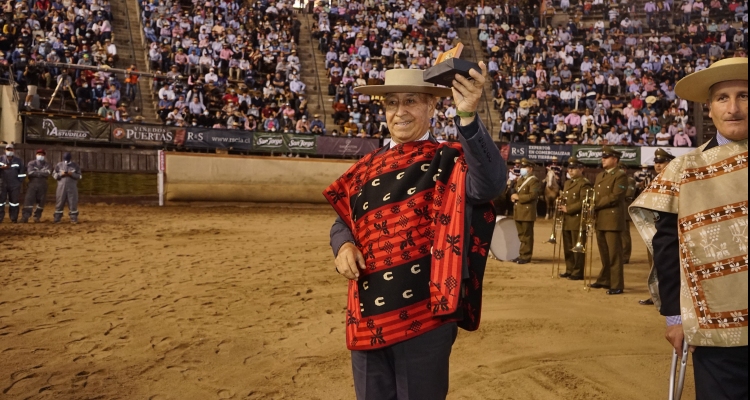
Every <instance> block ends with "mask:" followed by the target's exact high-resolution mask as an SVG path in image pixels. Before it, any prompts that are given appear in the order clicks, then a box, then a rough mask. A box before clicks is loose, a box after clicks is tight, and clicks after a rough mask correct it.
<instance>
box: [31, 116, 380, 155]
mask: <svg viewBox="0 0 750 400" xmlns="http://www.w3.org/2000/svg"><path fill="white" fill-rule="evenodd" d="M23 120H24V129H23V132H24V141H25V142H29V141H33V142H35V143H36V142H38V143H45V142H49V143H55V142H57V143H60V142H66V143H74V144H75V145H76V146H78V145H86V144H92V145H93V144H97V143H109V144H115V145H118V144H119V145H131V146H135V147H142V148H166V149H175V150H180V149H186V150H190V149H194V150H217V149H221V150H234V151H240V152H254V153H294V154H308V155H316V156H334V157H336V156H339V157H348V156H363V155H365V154H367V153H369V152H371V151H373V150H375V149H377V148H378V147H380V139H375V138H356V137H351V138H350V137H335V136H314V135H303V134H292V133H277V132H248V131H243V130H228V129H210V128H198V127H176V126H167V125H146V124H129V123H119V122H110V121H102V120H99V119H85V118H70V117H60V116H50V115H24V116H23Z"/></svg>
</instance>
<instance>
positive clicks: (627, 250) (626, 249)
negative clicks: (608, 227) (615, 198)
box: [620, 166, 635, 264]
mask: <svg viewBox="0 0 750 400" xmlns="http://www.w3.org/2000/svg"><path fill="white" fill-rule="evenodd" d="M620 169H622V170H623V172H625V169H626V167H625V166H620ZM625 174H626V175H627V172H625ZM634 199H635V179H633V178H632V177H630V176H628V187H627V190H626V191H625V198H624V199H623V200H622V201H623V203H622V207H623V209H624V210H625V212H624V213H623V214H624V216H625V225H623V228H624V229H623V230H622V263H623V264H629V263H630V255H631V254H632V253H633V240H632V239H631V237H630V221H632V219H631V218H630V214H629V213H628V212H627V210H628V207H630V203H632V202H633V200H634Z"/></svg>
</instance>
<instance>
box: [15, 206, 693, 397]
mask: <svg viewBox="0 0 750 400" xmlns="http://www.w3.org/2000/svg"><path fill="white" fill-rule="evenodd" d="M334 217H335V216H334V214H333V212H332V211H331V210H330V209H329V208H328V207H283V206H282V207H271V208H269V207H257V206H255V207H187V206H170V207H163V208H157V207H144V206H104V205H89V206H83V207H81V220H82V223H81V224H79V225H75V226H73V225H70V224H68V223H65V224H60V225H52V224H50V223H49V222H47V223H42V224H29V225H10V224H8V223H7V222H6V223H4V224H2V225H0V398H2V399H61V400H67V399H148V400H167V399H174V400H178V399H179V400H192V399H195V400H205V399H321V400H323V399H326V400H327V399H353V398H354V391H353V385H352V380H351V372H350V363H349V354H348V351H347V350H346V347H345V341H344V330H343V327H344V306H345V289H346V284H345V282H344V280H343V278H342V277H340V276H338V275H337V274H336V273H335V272H334V270H333V261H332V256H331V252H330V249H329V246H328V229H329V228H330V225H331V223H332V221H333V219H334ZM44 219H45V220H46V221H49V220H50V219H51V215H49V214H47V215H45V217H44ZM536 232H537V238H536V245H535V247H536V249H535V250H536V256H535V261H534V263H533V264H531V265H525V266H517V265H515V264H511V263H507V262H499V261H496V260H490V261H489V263H488V268H487V275H486V278H485V292H484V293H485V298H484V312H483V316H482V326H481V327H480V329H479V331H477V332H473V333H469V332H461V333H459V336H458V339H457V342H456V344H455V346H454V347H453V355H452V358H451V382H450V385H451V389H450V395H449V399H518V400H521V399H608V400H609V399H663V398H666V397H667V387H668V371H669V366H670V357H671V350H670V347H669V345H668V344H667V342H666V341H665V340H664V339H663V332H664V322H663V320H662V319H661V318H660V317H659V316H658V314H657V312H656V310H655V309H654V308H653V307H644V306H640V305H638V303H637V300H638V299H641V298H645V297H647V294H646V293H647V292H646V285H645V280H646V275H647V272H648V271H647V266H646V255H645V247H644V245H643V243H642V242H641V241H640V240H639V239H638V238H637V237H635V235H636V233H635V231H633V235H634V240H633V244H634V253H633V258H632V263H631V264H630V265H628V266H627V267H626V275H625V277H626V294H624V295H621V296H607V295H605V294H604V292H603V291H601V290H594V291H592V292H586V291H584V290H582V287H583V286H582V284H581V283H580V282H571V281H568V280H560V279H552V278H551V277H550V275H551V264H550V261H551V254H552V245H549V244H546V245H544V244H541V242H542V241H544V240H545V239H546V238H547V236H549V232H550V223H549V222H548V221H540V222H538V223H537V228H536ZM596 269H597V270H598V267H597V268H596ZM693 393H694V389H693V383H692V368H690V369H689V370H688V379H687V383H686V388H685V397H684V398H692V397H693Z"/></svg>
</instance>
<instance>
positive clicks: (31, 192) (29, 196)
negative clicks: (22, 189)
mask: <svg viewBox="0 0 750 400" xmlns="http://www.w3.org/2000/svg"><path fill="white" fill-rule="evenodd" d="M46 155H47V153H46V152H45V151H44V149H39V150H37V151H36V159H35V160H33V161H30V162H29V165H28V166H27V167H26V171H27V175H28V176H29V186H28V187H27V188H26V200H25V201H24V203H23V215H22V216H21V222H22V223H24V224H25V223H27V222H29V217H31V213H32V212H34V222H39V221H40V219H41V218H42V211H43V210H44V203H45V201H46V198H47V186H48V185H47V178H48V177H49V176H50V175H51V174H52V171H51V167H50V165H49V163H48V162H47V160H45V157H46ZM35 205H36V210H34V206H35Z"/></svg>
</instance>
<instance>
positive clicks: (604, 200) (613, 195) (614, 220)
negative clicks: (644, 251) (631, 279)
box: [591, 146, 628, 294]
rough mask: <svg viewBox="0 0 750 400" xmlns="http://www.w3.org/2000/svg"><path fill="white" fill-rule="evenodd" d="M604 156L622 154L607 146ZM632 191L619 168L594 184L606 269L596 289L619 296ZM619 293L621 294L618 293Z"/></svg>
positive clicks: (599, 177)
mask: <svg viewBox="0 0 750 400" xmlns="http://www.w3.org/2000/svg"><path fill="white" fill-rule="evenodd" d="M603 154H604V155H607V154H609V155H610V156H612V155H614V156H616V157H620V156H621V155H622V153H620V152H618V151H615V150H613V149H612V148H611V147H609V146H605V147H604V150H603ZM627 190H628V176H627V174H626V173H625V172H624V171H623V170H621V169H620V168H618V167H617V166H615V167H614V168H612V169H610V170H608V171H603V172H600V173H599V175H597V176H596V182H595V183H594V193H595V195H596V202H595V210H596V241H597V244H598V247H599V255H600V257H601V261H602V270H601V272H600V273H599V277H598V278H597V279H596V282H594V283H593V284H591V287H593V288H609V289H610V291H609V292H608V293H612V294H619V293H621V292H622V290H623V289H624V288H625V282H624V274H623V268H622V231H623V230H624V229H625V215H624V213H625V212H626V210H625V208H624V207H623V206H624V204H625V203H624V199H625V193H626V192H627ZM618 292H619V293H618Z"/></svg>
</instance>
